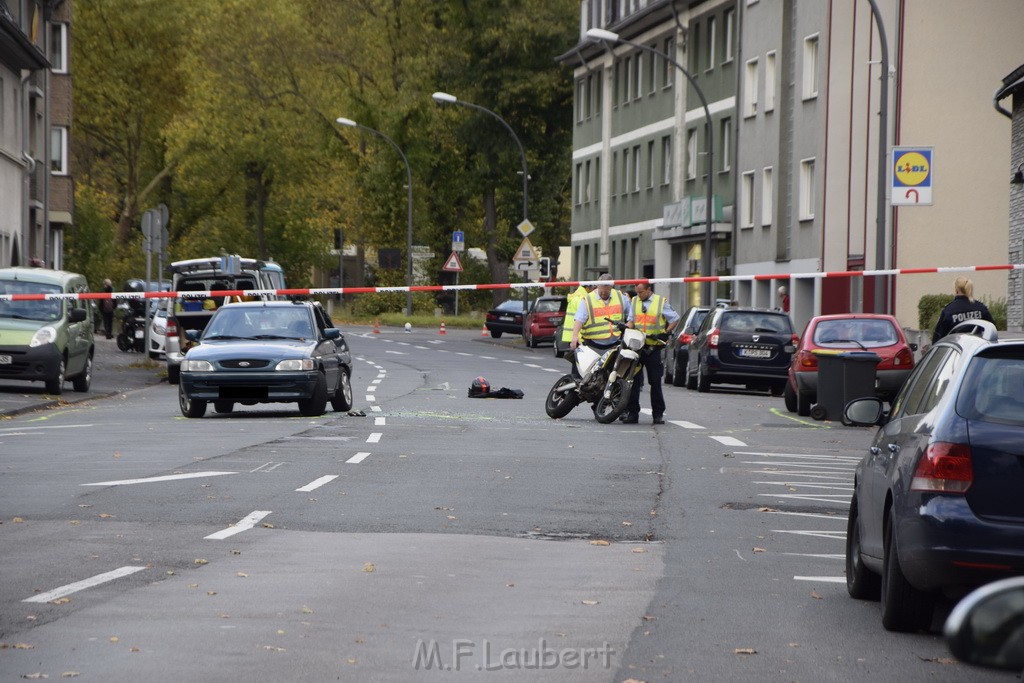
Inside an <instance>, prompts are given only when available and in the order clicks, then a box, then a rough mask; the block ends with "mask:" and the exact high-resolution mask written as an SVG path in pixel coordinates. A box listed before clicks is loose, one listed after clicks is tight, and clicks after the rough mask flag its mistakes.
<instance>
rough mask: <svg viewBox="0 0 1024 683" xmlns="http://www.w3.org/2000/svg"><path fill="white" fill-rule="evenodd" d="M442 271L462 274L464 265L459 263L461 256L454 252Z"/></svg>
mask: <svg viewBox="0 0 1024 683" xmlns="http://www.w3.org/2000/svg"><path fill="white" fill-rule="evenodd" d="M441 270H447V271H449V272H451V271H454V272H456V273H461V272H462V264H461V263H460V262H459V255H458V254H457V253H456V252H454V251H453V252H452V255H451V256H449V257H448V260H447V261H445V263H444V267H443V268H441Z"/></svg>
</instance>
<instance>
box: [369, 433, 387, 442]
mask: <svg viewBox="0 0 1024 683" xmlns="http://www.w3.org/2000/svg"><path fill="white" fill-rule="evenodd" d="M382 436H384V434H383V433H381V432H373V433H372V434H370V436H368V437H366V443H380V437H382Z"/></svg>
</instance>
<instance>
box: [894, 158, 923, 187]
mask: <svg viewBox="0 0 1024 683" xmlns="http://www.w3.org/2000/svg"><path fill="white" fill-rule="evenodd" d="M931 156H932V155H931V150H919V151H908V152H904V153H902V154H900V155H899V156H898V157H896V160H895V163H894V164H893V178H894V180H895V183H894V184H895V185H896V186H897V187H901V186H902V187H918V186H920V185H930V184H931V182H930V176H931V172H932V161H931Z"/></svg>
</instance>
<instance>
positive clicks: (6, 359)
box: [0, 356, 14, 365]
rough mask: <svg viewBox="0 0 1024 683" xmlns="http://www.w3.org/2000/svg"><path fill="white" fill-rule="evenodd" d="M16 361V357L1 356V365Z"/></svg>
mask: <svg viewBox="0 0 1024 683" xmlns="http://www.w3.org/2000/svg"><path fill="white" fill-rule="evenodd" d="M13 362H14V359H13V358H11V357H10V356H0V365H10V364H11V363H13Z"/></svg>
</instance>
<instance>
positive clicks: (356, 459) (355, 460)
mask: <svg viewBox="0 0 1024 683" xmlns="http://www.w3.org/2000/svg"><path fill="white" fill-rule="evenodd" d="M368 457H370V454H369V453H356V454H355V455H353V456H352V457H351V458H349V459H348V460H346V461H345V462H346V463H348V464H350V465H358V464H359V463H361V462H362V461H364V460H366V459H367V458H368Z"/></svg>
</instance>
